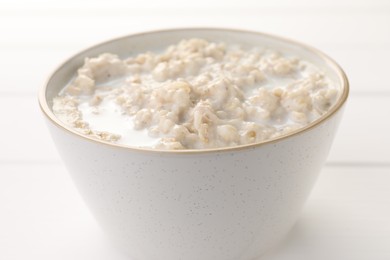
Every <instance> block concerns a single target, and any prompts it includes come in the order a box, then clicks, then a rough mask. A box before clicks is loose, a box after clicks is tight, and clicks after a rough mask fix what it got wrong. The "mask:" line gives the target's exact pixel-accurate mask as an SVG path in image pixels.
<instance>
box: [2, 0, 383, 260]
mask: <svg viewBox="0 0 390 260" xmlns="http://www.w3.org/2000/svg"><path fill="white" fill-rule="evenodd" d="M140 2H141V3H139V2H138V1H133V2H131V1H120V0H110V1H100V0H95V1H92V0H86V1H77V0H68V1H63V2H60V1H48V0H46V1H45V0H38V1H35V3H34V4H33V3H32V1H31V2H30V1H27V0H25V1H21V0H18V1H3V0H0V118H1V125H0V126H1V127H0V259H1V260H3V259H4V260H11V259H17V260H22V259H39V260H49V259H50V260H52V259H72V260H79V259H80V260H89V259H93V260H99V259H110V260H124V259H127V258H126V257H125V256H123V255H121V254H120V253H119V252H117V251H116V250H115V249H114V248H112V247H111V245H110V243H109V242H108V241H106V239H105V237H104V235H103V234H102V232H101V230H100V229H99V227H98V226H97V224H96V223H95V221H94V219H93V217H92V216H91V215H90V213H89V212H88V210H87V208H86V206H85V205H84V204H83V202H82V200H81V198H80V196H79V195H78V193H77V192H76V190H75V188H74V186H73V184H72V183H71V181H70V178H69V176H68V174H67V173H66V171H65V169H64V166H63V165H62V163H61V160H60V158H59V156H58V155H57V152H56V150H55V149H54V146H53V144H52V141H51V139H50V137H49V135H48V131H47V130H46V126H45V125H44V122H43V120H42V116H41V115H40V111H39V108H38V105H37V97H36V96H37V90H38V88H39V87H41V85H42V84H43V83H44V81H45V79H46V77H47V76H48V75H49V73H50V72H51V71H52V70H53V69H54V67H55V66H56V65H57V64H59V63H60V62H61V61H62V60H64V59H65V58H67V57H68V56H70V55H71V54H74V53H75V52H77V51H79V50H81V49H83V48H85V47H87V46H89V45H92V44H95V43H97V42H100V41H104V40H106V39H108V38H112V37H115V36H121V35H126V34H130V33H134V32H139V31H145V30H151V29H159V28H171V27H185V26H192V27H193V26H210V27H234V28H243V29H250V30H257V31H263V32H270V33H273V34H277V35H281V36H285V37H289V38H293V39H296V40H299V41H302V42H305V43H308V44H310V45H312V46H315V47H317V48H319V49H321V50H323V51H324V52H326V53H328V54H329V55H330V56H331V57H333V58H334V59H335V60H337V61H338V62H339V63H340V64H341V65H342V66H343V67H344V68H345V70H346V72H347V74H348V76H349V78H350V83H351V96H350V100H349V103H348V107H347V110H346V112H345V116H344V120H343V122H342V124H341V127H340V130H339V132H338V135H337V138H336V140H335V143H334V146H333V149H332V151H331V154H330V156H329V159H328V162H327V164H326V166H325V167H324V169H323V171H322V174H321V177H320V179H319V180H318V183H317V185H316V186H315V189H314V191H313V193H312V195H311V197H310V199H309V200H308V202H307V204H306V207H305V209H304V212H303V214H302V216H301V218H300V220H299V222H298V223H297V225H296V226H295V228H294V230H293V231H292V232H291V234H290V236H289V238H288V239H287V240H286V241H285V242H284V243H283V244H281V245H280V246H279V247H278V248H277V250H276V251H275V252H273V253H271V254H270V255H268V256H266V257H264V259H265V260H281V259H283V260H284V259H286V260H287V259H288V260H296V259H305V260H314V259H315V260H323V259H324V260H330V259H336V260H338V259H341V260H366V259H367V260H388V259H390V123H389V120H390V80H389V75H390V65H389V61H390V1H389V0H370V1H364V0H344V1H340V0H327V1H310V0H296V1H288V0H273V1H255V0H240V1H233V0H225V1H224V4H223V5H222V2H217V1H214V2H212V1H210V0H197V1H194V2H193V3H190V2H189V3H184V1H178V0H168V1H151V0H143V1H140ZM163 260H165V259H163Z"/></svg>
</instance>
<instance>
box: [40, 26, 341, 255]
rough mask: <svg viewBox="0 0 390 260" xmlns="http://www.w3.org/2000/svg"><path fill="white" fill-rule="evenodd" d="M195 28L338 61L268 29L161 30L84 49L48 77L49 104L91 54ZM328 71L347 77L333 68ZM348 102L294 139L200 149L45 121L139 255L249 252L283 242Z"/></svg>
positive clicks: (93, 201)
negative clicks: (151, 146)
mask: <svg viewBox="0 0 390 260" xmlns="http://www.w3.org/2000/svg"><path fill="white" fill-rule="evenodd" d="M194 36H197V37H202V38H207V39H210V40H218V39H219V40H224V41H233V42H242V43H243V44H252V45H253V44H256V43H261V42H264V41H265V42H266V43H267V44H270V45H271V44H273V46H276V48H278V46H279V47H280V48H288V49H289V50H293V51H294V50H295V51H297V52H300V53H301V54H302V55H304V56H305V55H306V56H307V57H308V59H310V60H312V61H313V62H315V63H317V64H318V63H320V64H323V66H324V69H325V70H327V69H329V71H330V72H332V70H333V69H334V68H331V67H330V66H328V64H327V63H328V62H329V61H323V59H322V58H320V57H317V56H316V55H314V54H313V53H311V54H310V51H309V50H306V49H305V48H303V47H301V46H295V45H292V46H290V45H291V43H285V42H279V41H280V40H279V39H273V38H269V39H268V38H267V36H264V35H261V34H251V33H248V32H241V33H240V32H236V31H223V30H220V31H215V30H214V31H213V30H201V29H200V30H198V31H196V30H192V31H191V30H190V31H186V30H178V31H164V32H159V33H156V34H155V35H154V34H145V35H138V36H134V37H135V38H132V37H127V38H122V39H118V40H116V41H111V42H109V43H107V44H104V45H98V46H97V47H95V48H92V49H89V50H87V51H85V52H83V53H81V54H79V55H77V56H76V57H75V58H73V59H71V60H70V61H68V62H67V63H65V64H64V65H63V66H62V67H60V68H59V70H57V71H56V72H55V73H54V74H53V76H52V77H51V79H50V80H49V82H48V85H47V89H46V91H45V99H46V100H47V103H48V106H49V107H50V104H51V103H50V102H51V99H52V97H53V96H55V95H56V93H58V91H59V90H60V89H61V88H62V87H63V86H64V85H65V84H66V82H67V81H69V79H70V78H71V77H72V75H74V73H75V71H76V68H77V67H79V66H80V65H81V63H82V60H83V58H84V57H85V56H94V55H96V54H99V53H101V52H107V51H110V52H115V50H117V51H116V52H117V53H119V54H121V55H123V54H124V53H125V52H126V50H127V51H129V50H131V52H139V51H144V49H148V48H149V49H155V48H156V46H159V45H166V44H168V43H175V42H177V41H178V40H180V39H182V38H187V37H194ZM132 39H133V40H132ZM226 39H227V40H226ZM156 40H159V42H157V43H156V42H153V43H151V41H156ZM142 44H143V46H140V45H142ZM289 46H290V47H289ZM331 77H334V79H336V80H337V81H336V82H338V83H339V84H340V85H342V80H341V79H340V78H338V76H337V75H336V73H334V72H333V74H332V75H331ZM345 98H346V97H345ZM45 105H46V104H45ZM41 106H42V100H41ZM342 107H343V104H341V105H340V106H339V107H338V109H337V111H334V112H333V113H332V115H331V116H329V117H328V118H327V120H322V121H321V122H319V123H317V124H316V125H315V126H313V127H310V128H308V129H306V130H305V131H301V132H299V133H297V134H294V135H291V136H289V137H287V138H283V139H280V140H277V141H274V142H269V143H265V144H261V145H255V146H247V147H242V148H240V149H231V150H229V149H228V150H221V151H211V152H199V153H197V152H193V153H185V152H183V153H180V152H176V153H169V152H163V151H145V150H139V149H132V148H125V147H120V146H115V145H108V144H106V143H103V142H99V141H92V140H90V139H88V138H85V137H82V136H80V135H77V134H75V133H74V132H72V131H70V130H68V129H66V127H63V126H60V125H59V124H56V123H53V119H52V118H50V117H51V116H52V115H49V116H48V117H47V118H48V120H47V122H48V125H49V129H50V131H51V133H52V137H53V140H54V142H55V144H56V146H57V148H58V151H59V153H60V155H61V156H62V158H63V161H64V162H65V165H66V167H67V169H68V170H69V172H70V174H71V176H72V178H73V180H74V182H75V184H76V186H77V187H78V189H79V191H80V193H81V194H82V196H83V198H84V200H85V201H86V203H87V205H88V206H89V208H90V210H91V211H92V212H93V214H94V216H95V217H96V219H97V220H98V222H99V223H100V224H101V226H102V227H103V229H104V230H105V231H106V233H107V234H108V235H109V236H110V237H112V239H113V240H114V241H116V244H117V245H119V246H120V247H121V248H122V249H123V250H125V251H127V252H128V254H129V255H130V256H132V257H134V259H139V260H152V259H153V260H154V259H164V260H165V259H169V260H174V259H186V260H192V259H194V260H199V259H202V260H211V259H212V260H215V259H218V260H219V259H221V260H222V259H226V260H227V259H235V260H236V259H238V260H244V259H245V260H247V259H253V258H254V257H256V256H259V255H260V254H262V253H263V252H264V251H265V250H266V249H268V248H269V247H270V246H272V245H273V244H274V243H276V242H277V241H279V240H280V239H281V238H282V237H283V236H284V235H285V234H286V233H287V231H288V230H289V229H290V228H291V226H292V225H293V223H294V222H295V220H296V218H297V217H298V215H299V213H300V211H301V208H302V206H303V204H304V202H305V200H306V198H307V197H308V194H309V193H310V190H311V188H312V186H313V184H314V182H315V180H316V178H317V175H318V173H319V171H320V169H321V167H322V165H323V163H324V162H325V160H326V157H327V155H328V152H329V150H330V147H331V144H332V141H333V138H334V135H335V132H336V129H337V126H338V123H339V121H340V118H341V115H342V110H343V109H342ZM46 115H47V113H46Z"/></svg>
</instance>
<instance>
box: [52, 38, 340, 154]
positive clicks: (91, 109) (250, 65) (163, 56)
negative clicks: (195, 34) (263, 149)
mask: <svg viewBox="0 0 390 260" xmlns="http://www.w3.org/2000/svg"><path fill="white" fill-rule="evenodd" d="M338 96H339V90H338V88H337V86H335V85H334V84H333V83H332V81H331V80H330V79H329V78H327V77H326V75H325V74H324V73H323V72H321V71H320V69H319V68H317V67H315V66H314V65H313V64H311V63H309V62H307V61H305V60H302V59H300V58H299V57H294V56H291V55H289V54H287V53H280V52H277V51H274V50H270V49H266V48H261V47H257V48H252V49H244V48H242V47H240V46H237V45H228V44H225V43H220V42H218V43H217V42H208V41H206V40H203V39H187V40H182V41H180V42H179V43H178V44H177V45H172V46H169V47H168V48H167V49H166V50H165V51H163V52H161V53H153V52H146V53H141V54H138V55H136V56H132V57H128V58H125V59H121V58H119V57H118V56H117V55H114V54H109V53H105V54H102V55H100V56H98V57H95V58H87V59H86V60H85V63H84V65H83V66H82V67H81V68H80V69H79V70H78V73H77V76H76V77H75V78H74V79H73V80H72V81H71V82H70V83H69V84H68V85H67V86H65V88H64V89H63V90H62V91H61V93H60V94H59V95H58V96H57V97H56V98H54V100H53V112H54V113H55V115H56V116H57V117H58V118H59V119H60V120H61V121H63V122H64V123H66V124H67V125H69V126H71V127H73V128H74V129H76V130H77V131H79V132H81V133H82V134H84V135H88V136H92V137H94V138H97V139H101V140H105V141H109V142H115V143H120V144H125V145H129V146H137V147H152V148H156V149H204V148H217V147H227V146H237V145H243V144H251V143H256V142H262V141H265V140H269V139H274V138H277V137H279V136H281V135H285V134H287V133H289V132H291V131H294V130H296V129H299V128H302V127H304V126H305V125H307V124H309V123H311V122H312V121H314V120H316V119H318V118H319V117H321V116H322V115H324V114H325V113H326V112H327V111H328V110H329V109H330V108H331V107H332V106H333V104H334V103H335V101H336V100H337V98H338Z"/></svg>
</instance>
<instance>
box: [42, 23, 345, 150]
mask: <svg viewBox="0 0 390 260" xmlns="http://www.w3.org/2000/svg"><path fill="white" fill-rule="evenodd" d="M199 30H206V31H226V32H233V33H234V32H236V33H247V34H256V35H260V36H262V37H266V38H272V39H275V40H278V41H283V42H286V43H288V44H291V45H295V46H299V47H301V48H303V49H305V50H307V51H309V52H311V53H313V54H314V55H316V56H317V57H319V58H321V59H322V60H323V61H324V62H325V63H326V64H327V65H328V66H329V67H330V68H331V69H332V70H333V71H335V72H336V74H337V75H338V76H339V78H340V79H341V86H340V87H341V89H342V94H341V95H340V97H339V98H338V100H337V102H336V104H335V105H334V106H333V107H332V108H331V109H330V110H329V111H328V112H326V113H325V114H324V115H322V116H321V117H319V118H317V119H316V120H314V121H313V122H311V123H310V124H307V125H305V126H304V127H301V128H299V129H297V130H294V131H291V132H289V133H287V134H284V135H281V136H279V137H277V138H273V139H269V140H265V141H262V142H257V143H251V144H244V145H237V146H228V147H219V148H206V149H182V150H164V149H155V148H151V147H137V146H131V145H125V144H118V143H113V142H108V141H104V140H99V139H96V138H93V137H90V136H87V135H84V134H82V133H80V132H78V131H76V130H75V129H73V128H72V127H70V126H67V125H66V124H65V123H63V122H62V121H60V120H59V119H58V118H57V117H56V116H55V115H54V113H53V112H52V110H51V109H50V108H49V106H48V103H47V99H46V90H47V88H48V85H49V83H50V81H51V79H52V77H53V76H54V75H55V74H56V73H57V72H58V71H60V70H61V69H62V68H63V67H64V66H65V65H66V64H67V63H68V62H70V61H71V60H73V59H75V58H76V57H78V56H79V55H81V54H82V53H84V52H88V51H89V50H91V49H94V48H97V47H99V46H103V45H105V44H108V43H111V42H115V41H120V40H122V39H125V38H129V37H136V36H142V35H148V34H155V33H169V32H177V31H199ZM348 95H349V82H348V78H347V76H346V74H345V72H344V70H343V69H342V68H341V67H340V65H338V64H337V63H336V62H335V61H334V60H333V59H332V58H330V57H329V56H328V55H326V54H325V53H323V52H322V51H320V50H318V49H316V48H314V47H311V46H309V45H306V44H303V43H301V42H298V41H295V40H291V39H289V38H284V37H280V36H276V35H273V34H269V33H263V32H257V31H252V30H245V29H233V28H220V27H188V28H186V27H183V28H172V29H159V30H150V31H144V32H139V33H132V34H128V35H125V36H120V37H115V38H112V39H110V40H107V41H103V42H100V43H98V44H94V45H92V46H90V47H88V48H85V49H83V50H81V51H78V52H77V53H76V54H74V55H72V56H71V57H69V58H68V59H66V60H65V61H63V62H62V63H60V65H58V66H57V67H56V68H55V69H54V71H53V72H52V73H51V74H50V76H49V77H48V78H47V79H46V81H45V84H44V85H43V86H42V87H41V88H40V90H39V92H38V102H39V106H40V109H41V111H42V112H43V114H44V115H45V116H46V117H47V119H49V121H51V123H53V124H54V125H55V126H57V127H59V128H62V129H63V130H65V131H66V132H68V133H70V134H72V135H74V136H76V137H79V138H82V139H84V140H86V141H90V142H94V143H97V144H101V145H106V146H110V147H111V148H121V149H127V150H132V151H139V152H147V153H164V154H203V153H217V152H233V151H238V150H243V149H253V148H256V147H259V146H263V145H267V144H273V143H277V142H280V141H283V140H285V139H288V138H290V137H293V136H297V135H300V134H303V133H305V132H307V131H308V130H311V129H313V128H315V127H318V126H319V125H321V124H322V123H324V122H325V121H327V120H328V119H330V118H331V117H332V116H334V115H335V114H336V113H337V112H338V111H339V110H340V109H341V108H342V107H343V105H344V104H345V103H346V100H347V98H348Z"/></svg>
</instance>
